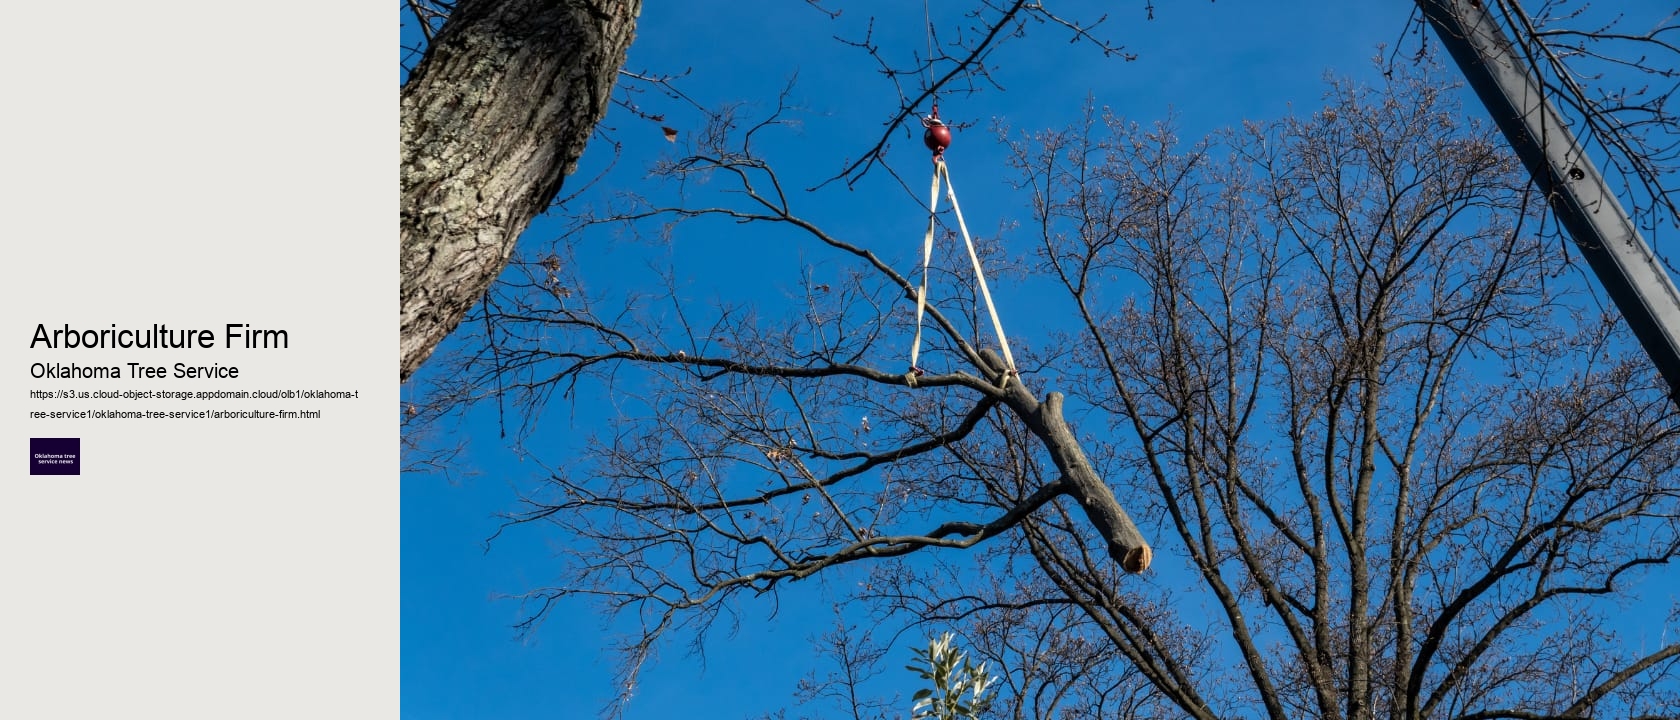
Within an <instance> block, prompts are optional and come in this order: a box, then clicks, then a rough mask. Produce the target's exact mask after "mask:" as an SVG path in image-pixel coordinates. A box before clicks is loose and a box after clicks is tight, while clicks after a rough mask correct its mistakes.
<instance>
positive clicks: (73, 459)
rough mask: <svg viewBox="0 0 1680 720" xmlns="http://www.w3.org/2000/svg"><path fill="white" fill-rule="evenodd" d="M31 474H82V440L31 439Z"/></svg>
mask: <svg viewBox="0 0 1680 720" xmlns="http://www.w3.org/2000/svg"><path fill="white" fill-rule="evenodd" d="M29 474H30V475H80V474H82V439H81V438H29Z"/></svg>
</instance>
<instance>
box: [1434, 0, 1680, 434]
mask: <svg viewBox="0 0 1680 720" xmlns="http://www.w3.org/2000/svg"><path fill="white" fill-rule="evenodd" d="M1416 2H1417V5H1418V7H1419V8H1421V9H1422V10H1423V15H1424V17H1425V18H1427V19H1428V20H1429V24H1430V25H1432V26H1433V27H1434V28H1435V34H1436V35H1437V36H1439V37H1440V38H1441V44H1442V45H1444V46H1446V48H1447V51H1448V52H1449V53H1451V54H1452V57H1453V60H1454V61H1456V62H1457V63H1458V67H1459V69H1460V70H1461V71H1462V72H1463V73H1464V77H1465V79H1467V80H1469V82H1470V87H1471V88H1473V89H1475V91H1476V95H1477V96H1479V97H1481V99H1482V104H1484V105H1486V106H1487V109H1488V112H1489V113H1490V114H1492V115H1493V119H1494V122H1496V123H1498V124H1499V128H1500V130H1502V131H1504V133H1505V137H1506V139H1507V140H1509V141H1510V143H1511V147H1512V148H1513V149H1515V150H1516V152H1517V156H1518V157H1520V158H1522V161H1523V164H1524V165H1527V166H1528V172H1529V174H1530V175H1531V176H1532V177H1533V178H1534V184H1535V185H1536V186H1538V187H1539V188H1540V190H1541V192H1544V193H1545V194H1546V197H1547V199H1548V200H1549V202H1550V203H1551V206H1552V210H1553V212H1555V213H1556V214H1557V217H1558V219H1559V221H1560V222H1562V224H1563V227H1564V228H1565V229H1567V230H1568V231H1569V234H1570V235H1571V236H1572V237H1574V239H1575V244H1576V246H1577V247H1579V248H1580V250H1581V254H1582V255H1583V256H1585V257H1586V259H1587V264H1588V265H1589V266H1591V267H1592V269H1593V272H1594V273H1595V274H1597V275H1598V279H1599V282H1601V283H1603V284H1604V289H1605V290H1606V291H1607V292H1608V293H1609V294H1610V299H1611V300H1613V301H1615V303H1616V307H1618V308H1620V309H1621V311H1622V316H1623V317H1625V318H1627V322H1628V326H1629V327H1631V328H1632V329H1633V334H1634V335H1635V336H1636V337H1638V338H1639V342H1640V344H1642V345H1644V346H1645V352H1646V353H1647V354H1648V355H1650V356H1651V360H1652V361H1653V362H1655V363H1656V365H1657V370H1658V371H1659V372H1661V373H1662V376H1663V378H1664V379H1665V380H1667V381H1668V387H1669V397H1670V398H1671V399H1674V400H1675V401H1676V402H1680V292H1676V291H1675V288H1674V283H1673V281H1672V280H1670V279H1669V277H1668V273H1667V272H1666V271H1665V270H1664V269H1663V267H1662V265H1660V264H1658V262H1657V259H1656V257H1655V256H1654V255H1653V254H1652V253H1651V248H1650V247H1649V246H1648V245H1646V244H1645V239H1644V238H1642V237H1640V235H1639V230H1638V229H1637V228H1635V227H1634V224H1633V221H1632V220H1631V219H1630V218H1629V217H1628V215H1627V212H1626V211H1624V210H1623V209H1622V206H1621V203H1619V202H1617V201H1616V196H1615V195H1614V194H1613V193H1611V192H1610V187H1609V186H1608V185H1607V184H1605V182H1604V176H1603V175H1601V174H1599V172H1598V168H1597V166H1595V165H1594V164H1593V161H1592V158H1591V157H1589V156H1588V155H1587V153H1586V151H1585V149H1584V148H1582V147H1581V144H1580V143H1579V142H1578V141H1576V139H1575V136H1574V134H1573V133H1571V132H1570V131H1569V128H1568V127H1566V126H1565V125H1564V124H1563V119H1562V117H1561V116H1560V115H1558V113H1557V110H1556V109H1555V108H1553V107H1552V104H1551V102H1550V101H1548V100H1547V99H1546V96H1545V94H1544V93H1543V92H1542V90H1541V87H1540V83H1539V82H1538V81H1537V80H1535V79H1534V78H1533V77H1532V76H1531V75H1530V74H1529V72H1528V69H1527V67H1526V66H1525V65H1524V64H1523V62H1522V58H1521V57H1519V56H1518V55H1517V53H1516V51H1515V49H1514V48H1513V47H1512V45H1511V41H1510V39H1509V38H1507V37H1506V35H1505V31H1504V29H1503V28H1501V27H1500V26H1499V24H1498V23H1497V22H1496V21H1495V20H1494V19H1493V17H1492V16H1490V15H1488V13H1487V11H1486V10H1485V9H1484V8H1483V2H1478V1H1477V0H1416Z"/></svg>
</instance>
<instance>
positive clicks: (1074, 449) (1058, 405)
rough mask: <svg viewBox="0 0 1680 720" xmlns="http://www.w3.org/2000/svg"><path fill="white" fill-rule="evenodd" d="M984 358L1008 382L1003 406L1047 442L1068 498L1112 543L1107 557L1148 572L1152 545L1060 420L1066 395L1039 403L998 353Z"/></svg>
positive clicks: (1127, 568) (1128, 569)
mask: <svg viewBox="0 0 1680 720" xmlns="http://www.w3.org/2000/svg"><path fill="white" fill-rule="evenodd" d="M980 356H981V358H982V359H984V360H985V361H986V363H987V364H989V365H991V368H990V369H991V370H992V372H993V374H994V377H999V378H1004V379H1006V381H1007V385H1006V387H1005V390H1004V404H1006V405H1008V406H1009V409H1010V410H1012V411H1014V412H1015V414H1016V416H1018V417H1020V418H1021V421H1022V422H1025V423H1026V424H1027V427H1029V428H1031V429H1032V431H1033V434H1035V435H1037V436H1038V437H1039V438H1041V439H1042V440H1043V441H1044V447H1045V449H1046V450H1048V451H1049V452H1050V459H1051V461H1052V462H1054V463H1055V464H1056V469H1057V470H1060V471H1061V473H1062V477H1063V478H1064V480H1065V482H1066V483H1067V492H1068V494H1069V495H1071V496H1072V497H1073V499H1074V500H1075V501H1077V502H1078V503H1079V507H1080V508H1082V509H1084V511H1085V516H1086V517H1087V518H1089V519H1090V521H1091V524H1092V525H1093V526H1095V527H1096V528H1097V531H1098V532H1100V533H1102V536H1103V540H1104V541H1106V542H1107V544H1108V555H1109V557H1112V558H1114V561H1115V562H1117V563H1119V564H1120V567H1121V568H1123V569H1125V571H1126V572H1130V573H1140V572H1143V571H1144V570H1148V569H1149V563H1150V560H1151V559H1152V558H1153V552H1152V551H1151V550H1150V549H1149V543H1148V542H1146V541H1144V539H1143V533H1141V532H1139V531H1138V528H1137V525H1136V524H1135V523H1133V522H1132V518H1131V516H1130V515H1127V514H1126V510H1125V509H1124V508H1122V507H1120V501H1119V500H1117V499H1115V497H1114V491H1113V490H1111V489H1109V487H1108V483H1105V482H1103V479H1102V478H1101V477H1100V476H1098V475H1097V471H1096V468H1093V467H1092V466H1091V461H1090V459H1088V458H1086V457H1085V451H1084V449H1082V448H1080V446H1079V441H1078V440H1077V439H1075V438H1074V436H1073V428H1072V427H1069V426H1068V424H1067V420H1066V419H1065V418H1063V417H1062V394H1061V393H1059V392H1052V393H1050V394H1049V395H1046V396H1045V397H1044V401H1043V402H1039V400H1038V398H1037V397H1035V396H1034V395H1033V394H1032V391H1031V390H1028V389H1027V386H1026V385H1025V384H1024V383H1022V382H1021V380H1020V378H1019V377H1015V376H1012V375H1009V374H1008V373H1007V366H1006V365H1005V364H1004V362H1003V358H1001V357H998V354H997V353H996V352H995V351H993V350H992V349H990V348H987V349H985V350H982V351H980Z"/></svg>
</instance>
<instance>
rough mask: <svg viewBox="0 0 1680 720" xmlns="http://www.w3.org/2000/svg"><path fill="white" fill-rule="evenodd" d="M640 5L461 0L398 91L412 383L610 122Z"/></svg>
mask: <svg viewBox="0 0 1680 720" xmlns="http://www.w3.org/2000/svg"><path fill="white" fill-rule="evenodd" d="M640 14H641V0H462V1H461V2H460V3H459V4H458V5H457V6H456V8H455V10H454V12H453V13H452V14H451V15H450V17H449V20H448V22H447V23H445V24H444V26H443V28H442V29H441V30H440V31H439V32H438V34H437V36H436V37H435V38H433V40H432V43H431V45H430V47H429V48H428V49H427V51H426V56H425V58H424V59H422V60H421V61H420V64H419V66H418V67H416V68H415V69H414V72H413V74H412V75H410V76H409V79H408V82H407V83H406V84H405V85H403V88H402V179H401V183H402V211H401V222H402V231H401V235H402V260H401V262H402V265H401V267H402V350H401V352H402V358H401V376H402V379H403V380H407V379H408V378H409V376H410V375H412V374H413V373H414V370H415V369H416V368H418V367H419V366H420V364H421V363H422V362H424V361H425V360H426V358H427V357H429V356H430V355H431V353H432V348H434V347H436V345H437V343H438V342H439V341H441V340H442V339H443V338H444V337H445V336H447V335H448V334H449V333H450V332H451V331H453V330H454V329H455V326H456V325H458V324H459V323H460V322H461V317H462V316H463V315H465V314H466V312H467V310H469V309H470V308H471V307H472V306H473V304H474V303H475V302H477V301H478V298H479V296H481V295H482V294H483V293H484V290H485V288H487V287H489V285H490V283H491V282H492V281H493V280H494V279H495V278H496V276H497V275H498V274H499V273H500V272H501V271H502V267H503V266H504V265H505V264H506V262H507V258H508V254H509V253H510V252H511V251H512V249H513V243H514V241H515V240H516V239H518V237H519V235H520V233H521V232H523V231H524V230H525V227H526V225H528V224H529V223H530V222H531V219H532V218H533V217H535V216H536V215H537V214H538V213H540V212H542V211H544V210H545V209H547V207H548V204H549V203H550V202H551V201H553V199H554V197H555V195H556V194H558V193H559V191H560V187H561V183H562V181H563V179H564V178H565V176H566V175H567V174H569V173H570V172H572V171H573V170H574V169H575V168H576V166H577V160H578V157H579V156H580V155H582V154H583V148H584V144H585V143H586V142H587V141H588V139H589V136H590V133H591V132H593V131H594V129H595V125H596V124H597V123H599V122H600V121H601V117H602V115H604V114H605V113H606V108H607V101H608V99H609V97H610V95H611V92H612V86H613V80H614V78H615V77H616V76H617V74H618V71H619V68H620V67H622V66H623V64H624V55H625V50H626V49H627V48H628V47H629V46H630V40H631V38H632V37H633V36H634V34H635V29H636V18H637V16H638V15H640Z"/></svg>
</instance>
